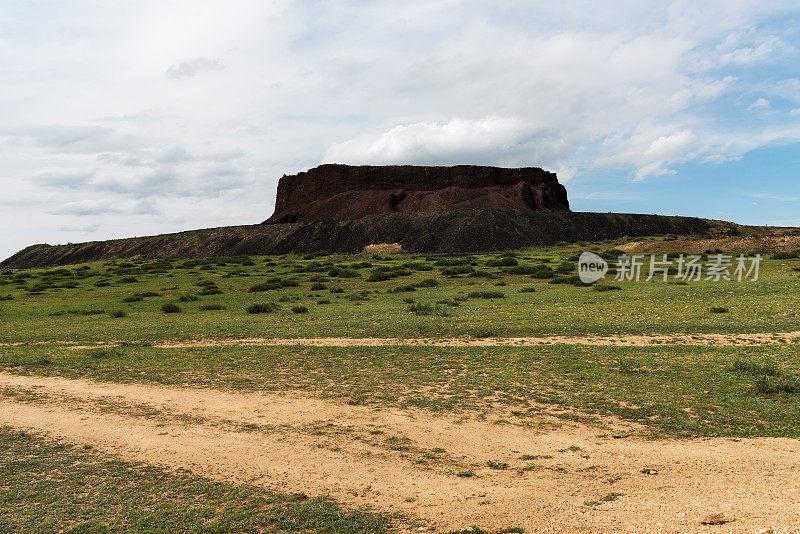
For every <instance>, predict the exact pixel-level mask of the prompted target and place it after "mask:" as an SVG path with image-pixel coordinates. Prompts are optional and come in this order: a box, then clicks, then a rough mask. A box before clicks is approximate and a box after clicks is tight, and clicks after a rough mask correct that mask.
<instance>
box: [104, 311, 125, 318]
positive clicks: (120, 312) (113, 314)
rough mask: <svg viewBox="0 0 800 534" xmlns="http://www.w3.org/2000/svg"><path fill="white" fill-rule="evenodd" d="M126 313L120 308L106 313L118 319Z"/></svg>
mask: <svg viewBox="0 0 800 534" xmlns="http://www.w3.org/2000/svg"><path fill="white" fill-rule="evenodd" d="M126 315H128V314H127V313H125V312H124V311H122V310H116V311H112V312H109V313H108V316H109V317H111V318H113V319H119V318H120V317H125V316H126Z"/></svg>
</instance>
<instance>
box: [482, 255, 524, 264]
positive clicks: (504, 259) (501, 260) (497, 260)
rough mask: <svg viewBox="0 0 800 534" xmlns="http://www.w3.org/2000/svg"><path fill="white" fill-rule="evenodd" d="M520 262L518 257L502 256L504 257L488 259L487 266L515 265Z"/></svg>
mask: <svg viewBox="0 0 800 534" xmlns="http://www.w3.org/2000/svg"><path fill="white" fill-rule="evenodd" d="M518 264H519V262H518V261H517V259H516V258H511V257H507V256H506V257H502V258H494V259H491V260H486V266H487V267H514V266H516V265H518Z"/></svg>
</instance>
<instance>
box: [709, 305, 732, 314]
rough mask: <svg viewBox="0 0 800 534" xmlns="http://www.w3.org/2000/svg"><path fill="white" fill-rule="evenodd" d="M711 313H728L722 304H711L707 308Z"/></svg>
mask: <svg viewBox="0 0 800 534" xmlns="http://www.w3.org/2000/svg"><path fill="white" fill-rule="evenodd" d="M708 311H710V312H711V313H728V308H725V307H723V306H712V307H711V308H709V309H708Z"/></svg>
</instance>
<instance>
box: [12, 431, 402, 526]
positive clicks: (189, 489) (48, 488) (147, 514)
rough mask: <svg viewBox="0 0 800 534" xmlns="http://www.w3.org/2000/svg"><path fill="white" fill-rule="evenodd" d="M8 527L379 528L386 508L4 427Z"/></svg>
mask: <svg viewBox="0 0 800 534" xmlns="http://www.w3.org/2000/svg"><path fill="white" fill-rule="evenodd" d="M0 481H1V482H0V488H2V491H0V531H2V532H27V533H39V532H41V533H44V532H69V533H75V534H77V533H100V532H103V533H112V532H308V533H312V532H313V533H320V534H333V533H342V534H345V533H356V532H358V533H363V534H373V533H379V532H385V531H387V530H388V529H389V526H390V518H389V517H388V516H386V515H381V514H376V513H368V512H361V511H346V510H343V509H342V508H340V507H339V506H338V505H337V504H336V503H335V502H334V501H332V500H331V499H328V498H326V497H316V498H308V497H306V496H305V495H298V494H276V493H270V492H268V491H265V490H264V489H262V488H258V487H253V486H233V485H229V484H224V483H220V482H214V481H211V480H208V479H206V478H202V477H198V476H195V475H192V474H191V473H188V472H176V473H166V472H164V471H162V470H160V469H156V468H152V467H147V466H141V465H135V464H130V463H127V462H122V461H115V460H109V459H108V458H105V457H103V456H101V455H98V454H97V453H95V452H94V451H92V450H89V449H79V448H77V447H73V446H69V445H65V444H59V443H54V442H51V441H46V440H43V439H41V438H37V437H35V436H31V435H28V434H24V433H21V432H15V431H12V430H9V429H4V428H0Z"/></svg>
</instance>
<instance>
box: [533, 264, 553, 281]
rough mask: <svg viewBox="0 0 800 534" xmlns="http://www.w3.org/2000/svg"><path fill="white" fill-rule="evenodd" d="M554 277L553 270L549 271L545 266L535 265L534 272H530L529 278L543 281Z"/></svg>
mask: <svg viewBox="0 0 800 534" xmlns="http://www.w3.org/2000/svg"><path fill="white" fill-rule="evenodd" d="M553 276H555V273H554V272H553V269H551V268H550V267H549V266H547V265H536V266H535V267H534V270H533V271H532V272H531V278H536V279H539V280H544V279H545V278H552V277H553Z"/></svg>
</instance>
